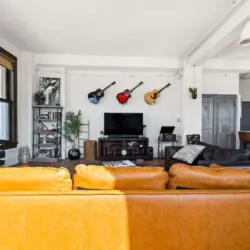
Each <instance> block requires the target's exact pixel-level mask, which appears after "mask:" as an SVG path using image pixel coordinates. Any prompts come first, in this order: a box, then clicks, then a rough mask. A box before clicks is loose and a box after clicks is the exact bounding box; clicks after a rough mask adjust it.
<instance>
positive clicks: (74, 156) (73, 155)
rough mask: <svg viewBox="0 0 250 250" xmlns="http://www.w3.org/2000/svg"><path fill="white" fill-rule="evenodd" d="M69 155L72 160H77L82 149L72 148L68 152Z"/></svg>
mask: <svg viewBox="0 0 250 250" xmlns="http://www.w3.org/2000/svg"><path fill="white" fill-rule="evenodd" d="M68 157H69V159H70V160H72V161H75V160H79V159H80V150H79V149H76V148H72V149H70V150H69V152H68Z"/></svg>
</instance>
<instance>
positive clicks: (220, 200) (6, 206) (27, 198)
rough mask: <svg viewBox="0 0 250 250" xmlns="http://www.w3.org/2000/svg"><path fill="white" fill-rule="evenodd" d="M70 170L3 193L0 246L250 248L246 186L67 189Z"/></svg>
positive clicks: (8, 249) (4, 249) (38, 249)
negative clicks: (44, 188)
mask: <svg viewBox="0 0 250 250" xmlns="http://www.w3.org/2000/svg"><path fill="white" fill-rule="evenodd" d="M63 171H64V170H63ZM46 173H47V172H46ZM157 173H158V172H157ZM0 174H1V173H0ZM33 174H34V173H33ZM25 175H26V173H25ZM25 175H24V176H25ZM67 176H68V175H67V173H62V172H60V171H59V172H55V171H54V172H52V173H50V174H48V178H45V177H43V178H42V180H40V182H41V183H44V181H46V182H47V183H48V185H49V184H50V182H57V181H59V182H60V185H59V186H58V191H55V190H54V188H55V187H56V186H57V185H52V188H53V190H54V191H41V190H40V191H39V187H38V186H37V187H36V191H30V190H29V191H1V192H0V221H1V223H0V235H1V237H0V250H12V249H13V250H14V249H15V250H16V249H23V250H28V249H31V250H52V249H53V250H71V249H72V250H166V249H171V250H193V249H196V250H222V249H226V250H249V249H250V236H249V232H250V190H235V189H232V190H126V191H118V190H84V191H82V190H68V185H69V181H68V177H67ZM143 176H145V175H144V174H143ZM146 176H148V175H146ZM27 178H28V179H30V175H28V177H27ZM57 178H59V179H57ZM134 178H136V176H134ZM161 178H162V177H161ZM48 179H49V180H48ZM62 183H64V184H65V185H64V186H63V185H62ZM22 184H23V183H21V185H22ZM154 185H155V184H154ZM42 186H43V185H41V187H42ZM6 187H7V184H6V185H5V186H4V188H6ZM21 187H22V186H21ZM64 187H65V188H64Z"/></svg>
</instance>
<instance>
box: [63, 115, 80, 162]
mask: <svg viewBox="0 0 250 250" xmlns="http://www.w3.org/2000/svg"><path fill="white" fill-rule="evenodd" d="M81 118H82V112H81V111H80V110H79V111H78V113H77V114H75V113H74V112H72V111H69V112H67V113H66V116H65V121H64V126H63V128H64V137H65V139H66V140H67V141H69V142H70V143H71V145H72V148H71V149H70V150H69V152H68V157H69V159H70V160H79V159H80V150H79V148H77V139H78V137H79V134H80V131H81V126H82V125H83V123H82V121H81Z"/></svg>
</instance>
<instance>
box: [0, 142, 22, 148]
mask: <svg viewBox="0 0 250 250" xmlns="http://www.w3.org/2000/svg"><path fill="white" fill-rule="evenodd" d="M17 144H18V142H10V141H0V150H5V149H11V148H16V147H17Z"/></svg>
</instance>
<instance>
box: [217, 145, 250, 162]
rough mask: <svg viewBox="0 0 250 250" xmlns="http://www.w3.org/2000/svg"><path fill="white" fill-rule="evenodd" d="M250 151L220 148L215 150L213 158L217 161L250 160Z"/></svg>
mask: <svg viewBox="0 0 250 250" xmlns="http://www.w3.org/2000/svg"><path fill="white" fill-rule="evenodd" d="M249 156H250V151H249V150H240V149H238V150H235V149H226V148H218V149H216V150H215V152H214V156H213V160H217V161H232V162H234V161H247V160H249Z"/></svg>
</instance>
